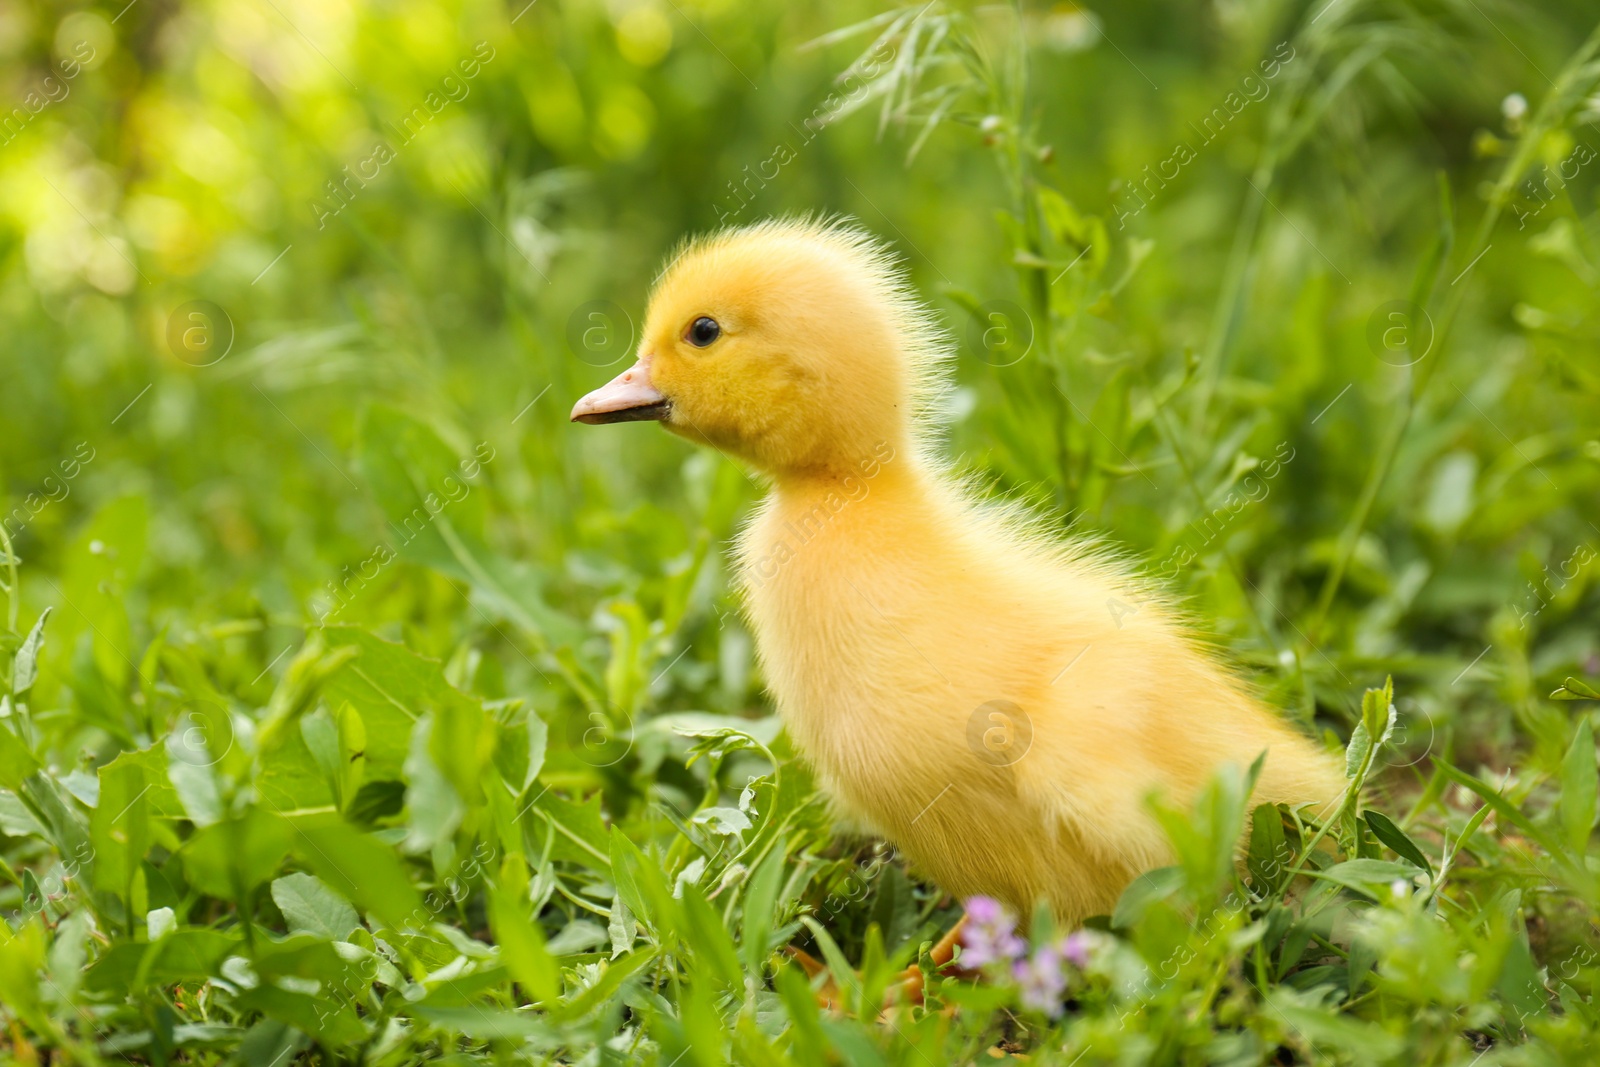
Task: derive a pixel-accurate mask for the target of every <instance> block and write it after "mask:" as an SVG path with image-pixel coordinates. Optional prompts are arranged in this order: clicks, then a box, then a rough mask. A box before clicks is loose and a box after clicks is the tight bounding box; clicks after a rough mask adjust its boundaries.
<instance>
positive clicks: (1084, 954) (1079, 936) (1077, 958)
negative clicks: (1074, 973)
mask: <svg viewBox="0 0 1600 1067" xmlns="http://www.w3.org/2000/svg"><path fill="white" fill-rule="evenodd" d="M1098 944H1099V938H1097V937H1096V936H1095V935H1094V934H1093V932H1091V931H1089V930H1074V931H1073V932H1072V933H1070V934H1068V935H1067V936H1066V937H1065V938H1063V939H1062V941H1061V956H1062V958H1063V959H1065V960H1066V961H1067V962H1068V963H1070V964H1072V965H1073V966H1074V967H1076V968H1078V970H1080V971H1081V970H1083V969H1084V968H1085V967H1087V966H1089V953H1090V952H1091V951H1093V950H1094V949H1095V948H1096V946H1098Z"/></svg>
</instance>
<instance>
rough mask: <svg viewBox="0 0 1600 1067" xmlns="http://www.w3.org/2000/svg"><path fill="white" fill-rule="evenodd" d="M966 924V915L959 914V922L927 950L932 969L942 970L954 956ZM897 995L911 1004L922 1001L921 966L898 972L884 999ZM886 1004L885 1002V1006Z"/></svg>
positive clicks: (892, 998) (891, 998)
mask: <svg viewBox="0 0 1600 1067" xmlns="http://www.w3.org/2000/svg"><path fill="white" fill-rule="evenodd" d="M966 925H967V917H966V916H965V915H962V916H961V919H960V921H959V922H957V923H956V924H955V925H954V926H952V927H951V928H950V932H949V933H947V934H945V935H944V936H943V937H941V938H940V939H939V941H938V943H937V944H936V945H934V946H933V947H932V948H930V949H929V950H928V961H929V962H930V963H932V964H933V968H934V970H942V969H943V968H944V967H945V966H946V965H947V964H949V962H950V961H951V960H952V959H953V958H954V957H955V954H956V945H958V944H960V943H961V931H962V930H963V929H965V927H966ZM897 997H904V999H905V1000H906V1001H907V1002H908V1003H911V1004H921V1003H922V968H921V967H919V966H917V965H916V964H913V965H911V966H910V967H907V968H906V969H905V970H904V971H902V972H900V979H899V981H897V982H895V983H894V984H893V985H891V986H890V987H889V995H888V997H887V998H886V1001H893V1000H895V999H897ZM887 1006H888V1004H887V1003H886V1004H885V1007H887Z"/></svg>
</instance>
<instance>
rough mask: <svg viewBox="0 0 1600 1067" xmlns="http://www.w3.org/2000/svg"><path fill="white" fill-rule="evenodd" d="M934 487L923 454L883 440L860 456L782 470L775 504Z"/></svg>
mask: <svg viewBox="0 0 1600 1067" xmlns="http://www.w3.org/2000/svg"><path fill="white" fill-rule="evenodd" d="M931 488H932V476H931V474H930V472H929V471H928V469H927V466H926V464H925V462H924V461H923V459H922V457H921V456H919V455H918V454H917V452H916V450H915V449H914V448H912V447H910V446H909V445H906V444H904V443H898V444H897V443H895V442H891V441H879V442H878V443H877V444H875V445H873V446H872V448H871V449H870V450H868V451H866V452H864V453H863V454H861V455H859V456H854V457H851V458H839V459H837V460H834V461H833V462H830V463H829V464H827V465H825V466H807V467H804V468H797V469H793V470H786V471H779V472H777V473H776V474H775V475H774V477H773V497H774V498H775V499H774V503H776V504H778V505H779V506H780V507H783V506H785V505H795V504H801V505H809V503H810V502H811V501H814V500H817V499H821V498H825V497H839V498H842V499H845V500H857V499H860V498H861V497H864V496H866V495H867V494H869V493H873V494H877V493H884V492H894V493H896V494H899V493H905V492H909V493H911V494H913V495H916V494H919V493H921V492H923V491H925V490H928V489H931Z"/></svg>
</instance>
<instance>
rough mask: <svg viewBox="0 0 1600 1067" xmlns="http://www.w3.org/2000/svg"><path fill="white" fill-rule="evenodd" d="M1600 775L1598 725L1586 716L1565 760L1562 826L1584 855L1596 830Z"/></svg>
mask: <svg viewBox="0 0 1600 1067" xmlns="http://www.w3.org/2000/svg"><path fill="white" fill-rule="evenodd" d="M1596 778H1597V774H1596V766H1595V753H1594V726H1593V725H1592V724H1591V723H1590V721H1589V718H1588V716H1584V717H1583V718H1581V719H1579V720H1578V729H1577V730H1576V731H1575V732H1574V734H1573V736H1572V745H1571V747H1569V748H1568V749H1567V755H1566V758H1565V759H1563V760H1562V762H1561V802H1560V813H1561V829H1562V833H1563V835H1564V836H1565V838H1566V842H1567V845H1568V847H1570V848H1571V849H1572V850H1573V851H1574V852H1575V853H1577V854H1578V855H1580V856H1581V855H1582V854H1583V853H1584V851H1585V850H1586V849H1587V848H1588V845H1589V834H1590V832H1591V831H1592V830H1593V829H1594V807H1595V792H1596V785H1597V782H1596Z"/></svg>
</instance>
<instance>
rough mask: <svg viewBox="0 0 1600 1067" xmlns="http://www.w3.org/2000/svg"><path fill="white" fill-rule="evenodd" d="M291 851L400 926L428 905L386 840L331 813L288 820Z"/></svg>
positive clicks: (360, 904)
mask: <svg viewBox="0 0 1600 1067" xmlns="http://www.w3.org/2000/svg"><path fill="white" fill-rule="evenodd" d="M288 821H289V824H290V826H291V828H292V829H293V831H294V852H295V855H297V856H298V857H300V859H301V860H302V861H303V862H304V863H305V864H306V866H308V867H310V868H311V870H312V871H314V872H315V873H316V875H317V877H318V878H320V879H322V881H323V882H324V883H326V884H327V886H328V888H329V889H331V890H333V891H334V892H335V893H337V894H338V895H339V896H341V897H344V898H345V899H346V900H349V901H351V902H353V903H354V904H355V905H356V907H357V908H360V909H361V910H363V911H365V912H367V913H369V914H372V915H376V916H377V917H378V918H380V919H382V920H383V921H384V922H386V923H388V924H389V925H390V926H393V927H396V928H398V929H404V928H405V927H407V926H410V925H415V924H417V923H418V922H419V917H420V916H425V915H426V914H427V910H426V909H425V908H424V907H423V904H422V897H421V895H420V894H419V893H418V892H417V889H416V886H415V885H414V884H413V883H412V880H411V876H410V873H409V872H408V871H407V870H406V867H405V864H403V863H401V862H400V860H399V858H398V857H397V856H396V855H395V852H394V850H393V849H392V848H390V847H389V846H388V845H386V844H384V843H383V842H381V841H379V840H378V839H377V838H375V837H373V836H371V835H370V834H364V833H362V832H361V831H359V830H357V829H356V828H355V827H353V826H351V825H350V824H349V823H347V822H345V821H343V820H342V819H340V818H339V817H338V816H337V815H332V814H308V815H297V816H294V817H292V818H290V819H289V820H288Z"/></svg>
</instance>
